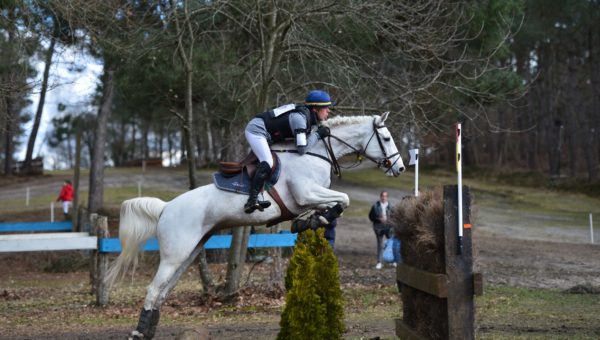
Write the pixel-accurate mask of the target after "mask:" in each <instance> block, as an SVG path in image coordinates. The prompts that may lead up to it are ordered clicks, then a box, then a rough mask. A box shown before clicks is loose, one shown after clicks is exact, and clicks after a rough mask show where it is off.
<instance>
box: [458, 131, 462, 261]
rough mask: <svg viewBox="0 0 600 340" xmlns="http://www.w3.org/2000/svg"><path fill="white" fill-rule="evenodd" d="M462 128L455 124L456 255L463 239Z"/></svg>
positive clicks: (460, 249)
mask: <svg viewBox="0 0 600 340" xmlns="http://www.w3.org/2000/svg"><path fill="white" fill-rule="evenodd" d="M461 140H462V128H461V124H460V123H457V124H456V172H457V173H458V254H461V253H462V238H463V208H462V206H463V204H462V203H463V202H462V198H463V197H462V166H461V163H462V157H461V149H462V142H461Z"/></svg>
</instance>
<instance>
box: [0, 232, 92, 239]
mask: <svg viewBox="0 0 600 340" xmlns="http://www.w3.org/2000/svg"><path fill="white" fill-rule="evenodd" d="M83 236H90V235H89V234H88V233H70V232H69V233H42V234H13V235H0V241H16V240H41V239H53V238H59V239H63V240H64V239H69V238H78V237H83Z"/></svg>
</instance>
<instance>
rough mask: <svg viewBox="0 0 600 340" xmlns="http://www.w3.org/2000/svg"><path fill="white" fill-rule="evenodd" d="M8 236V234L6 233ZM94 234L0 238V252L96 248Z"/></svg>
mask: <svg viewBox="0 0 600 340" xmlns="http://www.w3.org/2000/svg"><path fill="white" fill-rule="evenodd" d="M7 236H8V235H7ZM97 242H98V241H97V239H96V237H95V236H77V237H73V236H69V237H64V238H60V237H52V238H32V239H25V238H17V239H12V240H10V239H9V240H6V239H4V240H0V253H8V252H25V251H50V250H76V249H96V243H97Z"/></svg>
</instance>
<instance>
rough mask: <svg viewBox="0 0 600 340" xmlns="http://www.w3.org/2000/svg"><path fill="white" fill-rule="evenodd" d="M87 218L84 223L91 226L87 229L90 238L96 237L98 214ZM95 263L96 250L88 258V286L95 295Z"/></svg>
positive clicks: (96, 259)
mask: <svg viewBox="0 0 600 340" xmlns="http://www.w3.org/2000/svg"><path fill="white" fill-rule="evenodd" d="M88 216H89V220H87V221H86V224H88V223H89V225H90V226H91V227H90V229H89V233H90V235H92V236H97V235H96V223H97V222H96V220H97V219H98V214H96V213H91V214H89V215H88ZM84 221H85V220H84ZM82 227H83V228H85V226H82ZM84 231H85V229H84ZM97 262H98V249H96V250H93V251H92V254H91V256H90V286H91V287H92V290H91V293H92V294H95V293H96V271H97Z"/></svg>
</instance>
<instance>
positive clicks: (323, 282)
mask: <svg viewBox="0 0 600 340" xmlns="http://www.w3.org/2000/svg"><path fill="white" fill-rule="evenodd" d="M323 233H324V229H319V230H318V231H317V232H314V231H312V230H307V231H306V232H304V233H301V234H299V235H298V241H297V242H296V246H295V249H294V255H293V256H292V258H291V260H290V265H289V267H288V270H287V274H286V277H285V288H286V290H287V296H286V305H285V309H284V311H283V314H282V315H281V321H280V323H279V324H280V326H281V330H280V331H279V334H278V335H277V339H280V340H288V339H293V340H296V339H311V340H312V339H341V338H342V333H343V332H344V322H343V320H344V306H343V300H342V290H341V288H340V278H339V274H338V263H337V259H336V258H335V256H334V255H333V250H332V249H331V246H330V245H329V243H328V242H327V240H326V239H325V238H324V237H323Z"/></svg>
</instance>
